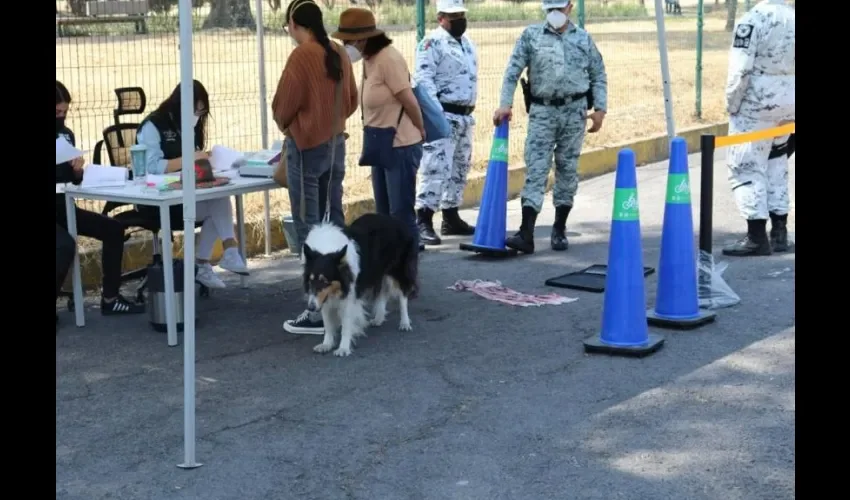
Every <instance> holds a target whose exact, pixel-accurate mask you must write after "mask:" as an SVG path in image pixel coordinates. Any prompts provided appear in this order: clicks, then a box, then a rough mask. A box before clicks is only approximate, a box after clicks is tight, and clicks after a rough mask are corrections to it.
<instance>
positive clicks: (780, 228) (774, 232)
mask: <svg viewBox="0 0 850 500" xmlns="http://www.w3.org/2000/svg"><path fill="white" fill-rule="evenodd" d="M770 246H772V247H773V251H774V252H787V251H788V214H785V215H778V214H775V213H773V212H771V213H770Z"/></svg>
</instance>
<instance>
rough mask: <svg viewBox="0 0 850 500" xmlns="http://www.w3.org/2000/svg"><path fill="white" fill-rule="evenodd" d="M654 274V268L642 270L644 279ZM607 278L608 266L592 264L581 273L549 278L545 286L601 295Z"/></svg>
mask: <svg viewBox="0 0 850 500" xmlns="http://www.w3.org/2000/svg"><path fill="white" fill-rule="evenodd" d="M654 272H655V268H652V267H644V268H643V276H644V277H646V276H649V275H650V274H652V273H654ZM607 276H608V266H606V265H603V264H594V265H592V266H590V267H588V268H585V269H582V270H581V271H574V272H572V273H567V274H564V275H561V276H557V277H555V278H549V279H548V280H546V286H554V287H557V288H570V289H572V290H583V291H585V292H593V293H602V292H604V291H605V279H606V277H607Z"/></svg>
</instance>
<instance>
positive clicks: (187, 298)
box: [165, 0, 209, 469]
mask: <svg viewBox="0 0 850 500" xmlns="http://www.w3.org/2000/svg"><path fill="white" fill-rule="evenodd" d="M179 16H180V17H179V24H180V136H181V138H182V144H181V146H182V149H181V152H180V153H181V156H182V158H183V161H182V165H181V168H182V175H183V177H182V181H183V227H184V228H186V234H185V237H184V238H183V300H184V302H183V454H184V457H183V463H181V464H179V465H178V467H180V468H182V469H194V468H196V467H200V466H201V464H199V463H198V462H196V461H195V231H194V230H193V228H194V227H195V127H194V123H193V121H194V120H193V117H194V116H195V96H194V92H193V88H192V86H193V83H194V80H193V78H192V0H180V4H179ZM206 111H209V110H206ZM165 237H166V238H168V235H165Z"/></svg>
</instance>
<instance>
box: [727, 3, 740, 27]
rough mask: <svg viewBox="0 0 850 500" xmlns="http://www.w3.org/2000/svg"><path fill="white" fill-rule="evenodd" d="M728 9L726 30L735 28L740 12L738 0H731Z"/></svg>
mask: <svg viewBox="0 0 850 500" xmlns="http://www.w3.org/2000/svg"><path fill="white" fill-rule="evenodd" d="M728 6H729V9H728V10H727V11H726V31H732V30H733V29H735V16H736V15H737V14H738V0H729V3H728Z"/></svg>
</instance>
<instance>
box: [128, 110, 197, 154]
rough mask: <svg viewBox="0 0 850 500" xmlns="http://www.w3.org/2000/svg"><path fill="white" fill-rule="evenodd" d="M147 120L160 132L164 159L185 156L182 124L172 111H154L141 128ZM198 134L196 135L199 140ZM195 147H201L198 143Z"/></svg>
mask: <svg viewBox="0 0 850 500" xmlns="http://www.w3.org/2000/svg"><path fill="white" fill-rule="evenodd" d="M146 122H151V123H152V124H153V126H154V127H156V130H157V132H159V141H160V142H159V147H160V149H162V155H163V159H165V160H173V159H175V158H180V157H181V156H183V141H182V137H181V135H180V124H179V123H178V122H177V121H176V120H174V118H173V117H172V116H171V113H162V114H160V113H157V112H153V113H151V114H150V115H148V117H147V118H145V120H144V121H143V122H142V123H141V125H140V126H139V128H141V127H142V125H144V124H145V123H146ZM197 138H198V136H197V135H195V140H196V142H197ZM195 149H196V150H197V149H199V148H198V147H197V145H196V147H195Z"/></svg>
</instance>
